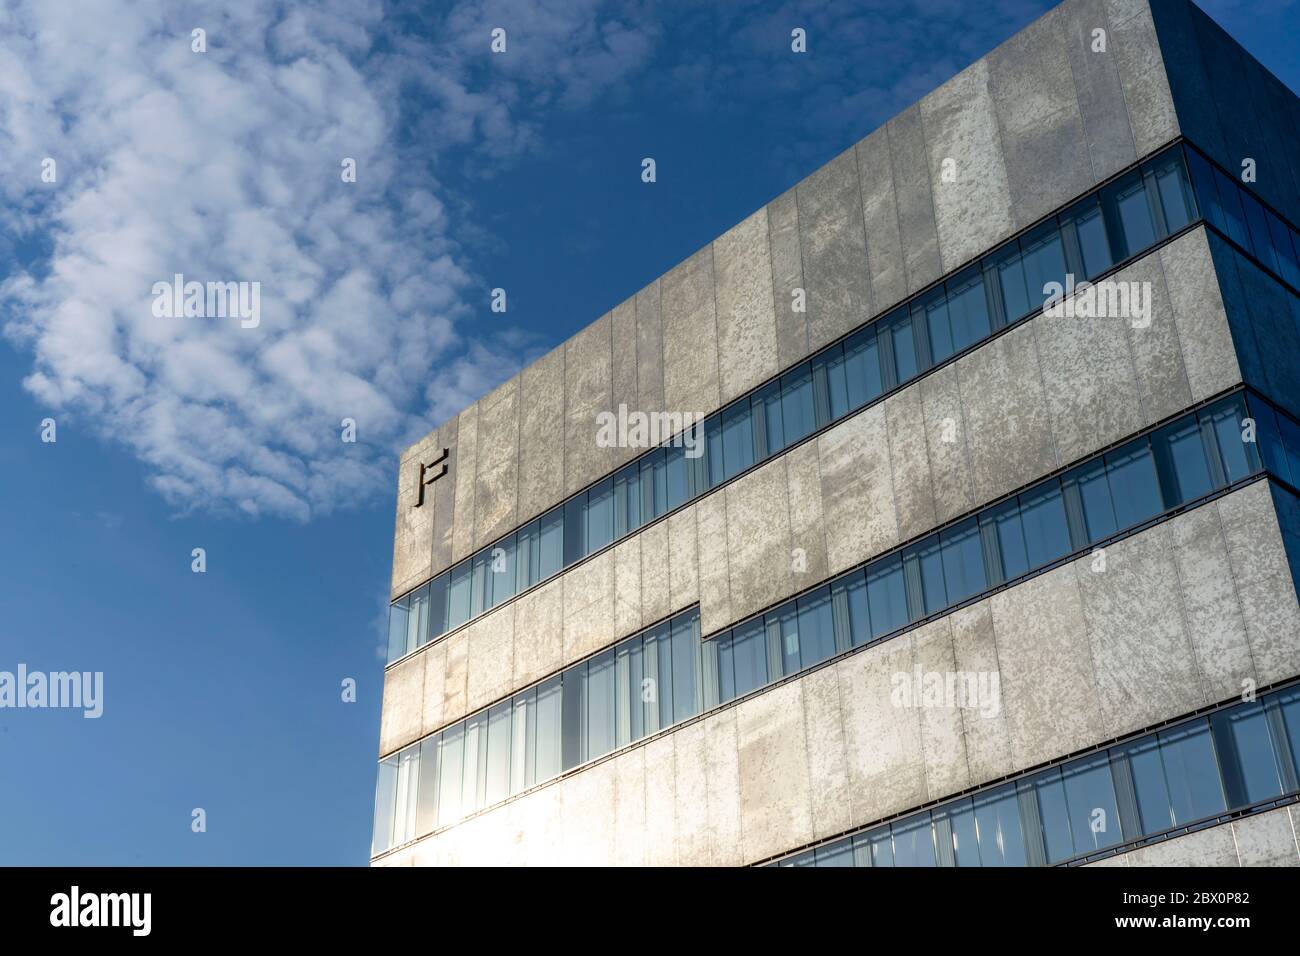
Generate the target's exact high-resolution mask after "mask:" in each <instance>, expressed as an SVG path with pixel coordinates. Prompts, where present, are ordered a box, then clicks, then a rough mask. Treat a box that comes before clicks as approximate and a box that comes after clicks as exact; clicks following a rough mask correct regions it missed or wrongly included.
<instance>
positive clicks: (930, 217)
mask: <svg viewBox="0 0 1300 956" xmlns="http://www.w3.org/2000/svg"><path fill="white" fill-rule="evenodd" d="M885 133H886V136H887V137H888V139H889V159H890V166H891V169H892V171H893V174H894V196H895V198H896V199H897V201H898V233H899V237H900V238H901V240H902V243H903V262H904V265H905V266H906V268H907V293H908V294H911V293H913V292H916V291H918V290H919V289H921V288H923V287H924V286H926V285H929V284H930V283H931V282H933V281H934V280H935V279H937V278H939V276H941V275H942V274H943V272H944V267H943V260H942V258H941V257H940V255H939V230H938V228H937V227H936V225H935V209H934V196H933V191H932V186H931V181H930V169H931V166H930V158H929V156H928V155H927V152H926V140H925V131H924V130H923V129H922V127H921V107H920V106H919V105H915V106H909V107H908V108H907V109H905V110H903V112H901V113H899V114H898V115H897V116H895V117H894V118H893V119H891V120H890V121H889V122H888V123H886V124H885Z"/></svg>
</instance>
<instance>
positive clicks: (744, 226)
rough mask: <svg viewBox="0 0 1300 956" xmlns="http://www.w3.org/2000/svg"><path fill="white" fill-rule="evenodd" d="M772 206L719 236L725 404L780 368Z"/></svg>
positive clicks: (720, 340) (720, 336)
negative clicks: (772, 252)
mask: <svg viewBox="0 0 1300 956" xmlns="http://www.w3.org/2000/svg"><path fill="white" fill-rule="evenodd" d="M768 237H769V224H768V220H767V209H766V208H764V209H760V210H759V211H758V212H756V213H754V214H753V215H752V216H750V217H749V218H748V219H746V220H744V221H743V222H741V223H740V224H739V225H738V226H735V227H733V228H732V229H730V230H728V231H727V232H725V233H724V234H723V235H721V236H719V237H718V238H717V239H715V240H714V242H713V265H714V280H715V282H716V284H717V307H718V366H719V375H720V378H719V392H720V395H719V397H720V398H721V400H722V402H723V404H725V403H727V402H729V401H731V400H732V399H733V398H736V397H737V396H738V395H742V394H744V393H745V392H747V391H749V390H750V389H752V388H755V387H757V386H758V385H760V384H761V383H762V382H764V381H765V380H766V379H768V378H770V377H771V376H773V375H775V374H776V373H777V371H778V370H779V369H780V365H779V364H778V354H777V329H776V313H775V306H774V301H775V300H774V298H773V292H772V256H771V249H770V244H769V238H768Z"/></svg>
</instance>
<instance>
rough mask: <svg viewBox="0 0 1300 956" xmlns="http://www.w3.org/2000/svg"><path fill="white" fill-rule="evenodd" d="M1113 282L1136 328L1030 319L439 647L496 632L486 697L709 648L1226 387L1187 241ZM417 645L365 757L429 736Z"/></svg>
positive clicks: (402, 666) (1219, 319)
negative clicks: (1131, 288) (689, 648)
mask: <svg viewBox="0 0 1300 956" xmlns="http://www.w3.org/2000/svg"><path fill="white" fill-rule="evenodd" d="M1116 278H1117V279H1118V280H1121V281H1130V280H1131V281H1139V282H1147V283H1149V286H1150V289H1151V290H1152V313H1151V314H1152V318H1151V324H1150V326H1149V327H1147V328H1143V329H1134V328H1132V327H1130V325H1129V323H1127V322H1125V321H1124V320H1118V319H1103V320H1091V321H1089V320H1081V319H1074V318H1066V317H1061V318H1055V317H1049V316H1039V317H1037V318H1035V319H1032V320H1030V321H1029V322H1027V323H1026V324H1025V325H1023V326H1021V327H1019V328H1017V329H1015V330H1013V331H1012V332H1010V333H1008V334H1006V335H1003V336H1001V337H1000V338H998V339H997V340H996V341H994V342H991V343H989V344H988V345H986V346H984V347H982V348H980V349H977V350H976V351H975V352H972V353H971V354H970V355H967V356H965V357H964V358H962V359H961V360H960V361H958V362H955V363H953V364H952V365H950V366H948V367H946V368H944V369H941V370H940V371H938V372H937V373H935V374H932V375H929V376H927V377H925V378H923V379H921V380H920V381H918V382H914V383H913V384H911V385H909V386H907V387H906V388H904V389H902V390H901V391H899V392H898V393H897V394H895V395H893V396H891V397H890V398H888V399H887V400H886V401H884V402H881V403H879V404H877V405H875V406H873V407H871V408H868V409H865V410H864V411H861V412H859V413H858V414H856V415H854V416H852V417H850V418H848V419H846V420H845V421H843V422H841V423H839V424H838V425H836V426H835V427H833V428H831V429H829V430H828V431H826V432H825V433H824V434H822V435H821V436H820V437H819V438H818V439H817V440H816V441H813V442H806V443H804V444H803V445H801V446H799V447H797V448H795V449H793V450H791V451H789V452H787V453H785V454H783V455H780V456H778V457H776V458H773V459H772V460H770V461H768V462H766V463H764V464H763V465H761V466H760V467H759V468H757V469H755V470H754V471H752V472H750V473H749V474H747V475H744V476H742V477H741V478H739V479H737V480H736V481H734V482H732V483H731V484H729V485H727V486H726V487H725V488H722V489H719V490H717V491H715V492H712V493H710V494H708V495H706V496H704V497H703V498H700V499H698V500H697V501H696V502H694V503H693V504H691V505H690V506H688V507H686V508H684V509H682V510H681V511H679V512H678V513H675V514H673V515H671V516H670V517H669V518H668V519H667V520H665V521H660V522H657V523H656V524H653V525H651V526H649V527H647V528H645V529H643V530H641V531H639V532H637V533H635V534H633V535H631V536H629V537H628V538H627V539H625V540H624V541H623V542H621V543H619V544H618V545H617V546H615V547H614V548H612V549H608V550H606V551H604V552H602V553H600V554H598V555H596V556H595V557H593V558H591V559H589V560H587V561H585V562H583V563H581V564H578V565H576V566H574V567H572V568H570V569H569V570H568V571H565V572H564V573H563V574H561V575H559V576H558V577H557V578H556V579H555V580H553V581H551V582H549V583H547V584H545V585H544V586H542V587H541V588H539V589H538V590H537V591H535V592H533V593H530V594H528V595H525V596H524V597H522V598H520V599H518V600H516V601H513V602H510V603H508V604H505V605H503V606H501V607H498V608H496V609H494V610H492V611H490V612H488V613H487V614H486V615H484V616H483V617H482V618H480V619H479V620H477V621H475V622H474V623H472V624H470V625H469V626H468V627H467V628H464V629H462V630H460V631H458V632H456V633H454V634H452V635H451V636H450V637H447V638H444V639H443V640H441V641H440V642H439V644H448V645H450V646H452V647H459V646H461V645H467V646H473V645H474V644H475V643H476V642H477V643H479V644H480V645H481V646H485V644H484V642H485V641H486V640H487V639H485V638H480V637H479V635H480V634H481V633H486V632H490V633H492V634H494V635H496V637H494V638H493V641H494V642H495V644H496V645H499V646H500V647H501V656H500V657H499V658H498V659H493V658H491V657H489V656H488V655H486V654H479V655H477V656H474V655H471V667H472V668H477V669H478V670H479V671H480V672H483V673H482V674H481V675H480V677H478V678H475V684H474V685H475V686H477V687H481V688H487V687H490V688H494V689H496V690H499V693H498V694H497V696H498V697H504V696H508V695H509V694H510V693H513V692H514V691H516V690H519V689H520V688H522V687H524V686H526V685H527V684H528V683H531V682H532V681H534V680H536V679H538V678H539V677H542V676H544V675H546V674H549V673H553V672H554V671H556V670H559V669H560V668H561V667H563V666H565V665H568V664H571V663H573V662H575V661H577V660H580V659H581V658H583V657H585V656H587V655H588V654H591V653H593V652H595V651H597V650H599V649H601V648H602V647H605V646H608V645H609V644H612V643H614V642H615V641H617V640H619V639H621V638H624V637H628V636H630V635H632V634H635V633H636V632H637V631H639V630H641V629H642V628H644V627H648V626H649V625H651V624H653V623H654V622H656V621H658V620H661V619H662V618H664V617H666V616H668V615H669V614H672V613H675V612H677V611H680V610H683V609H684V608H687V607H689V606H691V605H692V604H695V603H696V602H699V604H700V617H701V628H702V631H703V633H704V634H711V633H713V632H715V631H717V630H720V629H721V628H724V627H727V626H729V625H731V624H734V623H736V622H737V621H738V620H740V619H742V618H744V617H746V616H748V615H750V614H752V613H754V612H756V611H759V610H762V609H763V608H765V607H768V606H770V605H772V604H775V603H777V602H779V601H781V600H783V599H785V598H787V597H790V596H791V595H793V594H796V593H798V592H799V591H802V590H804V589H805V588H807V587H810V586H812V585H814V584H817V583H819V582H820V581H823V580H825V579H826V578H827V577H829V576H830V575H833V574H836V573H838V572H840V571H844V570H846V569H848V568H850V567H852V566H854V565H856V564H860V563H861V562H863V561H866V560H869V559H870V558H872V557H875V556H876V555H878V554H881V553H883V552H884V551H887V550H889V549H890V548H892V547H894V546H896V545H898V544H901V543H902V542H903V541H906V540H908V539H910V538H912V537H915V536H916V535H918V534H921V533H924V532H926V531H929V530H932V529H933V528H935V527H937V526H938V525H940V524H943V523H944V522H946V521H948V520H950V519H952V518H955V517H957V516H959V515H961V514H964V513H966V512H968V511H970V510H972V509H974V508H977V507H979V506H981V505H984V504H987V503H988V502H990V501H992V500H993V499H995V498H997V497H1000V496H1001V495H1003V494H1006V493H1007V492H1010V491H1014V490H1015V489H1016V488H1018V487H1021V486H1023V485H1025V484H1028V483H1029V482H1032V481H1033V480H1035V479H1036V478H1039V477H1042V476H1043V475H1045V474H1047V473H1048V472H1051V471H1054V470H1055V469H1057V468H1059V467H1062V466H1064V465H1068V464H1070V463H1071V462H1074V461H1077V460H1078V459H1080V458H1083V457H1085V456H1087V455H1089V454H1091V453H1092V452H1095V451H1097V450H1098V449H1101V448H1104V447H1106V446H1107V445H1109V444H1111V443H1113V442H1115V441H1117V440H1119V439H1121V438H1124V437H1125V436H1127V435H1130V434H1132V433H1133V432H1136V431H1139V430H1141V429H1142V428H1144V427H1147V426H1149V425H1151V424H1154V423H1155V422H1157V421H1160V420H1162V419H1164V418H1166V417H1168V416H1169V415H1172V414H1175V413H1177V412H1178V411H1180V410H1182V409H1183V408H1185V407H1187V406H1188V405H1190V404H1193V403H1194V402H1196V401H1199V400H1201V399H1203V398H1207V397H1209V396H1210V395H1214V394H1217V393H1218V392H1220V391H1222V390H1224V389H1226V388H1230V387H1231V386H1233V385H1235V384H1237V383H1238V382H1240V380H1241V378H1240V370H1239V368H1238V366H1237V364H1236V361H1235V359H1234V352H1233V348H1232V339H1231V335H1230V333H1229V331H1228V320H1227V317H1226V312H1225V308H1224V304H1223V302H1222V301H1221V300H1220V299H1219V298H1218V294H1217V286H1216V284H1215V282H1214V269H1213V266H1212V263H1211V258H1210V252H1209V247H1208V245H1207V240H1206V234H1205V231H1204V230H1202V229H1198V230H1195V231H1194V232H1191V233H1189V234H1187V235H1186V236H1183V237H1181V238H1180V239H1178V240H1177V241H1176V242H1173V243H1170V244H1169V245H1167V246H1165V247H1164V248H1162V249H1160V250H1159V251H1158V252H1156V253H1153V254H1151V255H1149V256H1147V257H1145V258H1143V259H1141V260H1139V261H1138V262H1136V263H1134V264H1133V265H1132V266H1130V267H1128V268H1127V269H1125V270H1124V271H1123V272H1121V273H1119V274H1118V275H1117V276H1116ZM950 423H951V431H949V428H948V426H949V424H950ZM949 437H951V438H953V439H954V440H953V441H946V440H945V439H946V438H949ZM419 510H420V511H423V510H424V509H419ZM796 556H798V557H800V558H801V560H796ZM502 621H505V622H506V623H499V622H502ZM504 635H513V637H512V638H511V637H506V636H504ZM437 646H438V645H434V646H433V647H431V648H427V649H425V650H423V651H421V652H419V653H417V654H415V655H414V656H412V657H411V658H409V659H408V660H406V661H403V662H401V663H399V664H397V665H395V666H394V667H392V668H389V674H390V675H393V676H392V680H391V681H390V683H391V685H392V688H393V689H392V690H389V689H386V690H385V695H384V701H385V704H384V711H385V718H384V727H385V730H386V733H385V735H384V742H385V744H386V746H385V748H384V749H385V752H387V751H389V750H392V749H396V748H397V747H400V746H404V745H405V744H406V743H409V742H410V741H412V740H415V739H417V738H419V737H420V736H421V735H422V734H425V733H428V732H430V731H431V730H434V729H437V726H441V725H431V724H430V722H429V720H428V719H426V717H425V716H419V715H416V714H414V713H412V712H411V711H410V709H409V706H408V705H406V704H405V703H402V702H399V701H398V700H397V697H399V696H400V695H401V694H403V693H405V691H404V690H400V689H399V688H404V687H405V686H406V685H407V683H408V682H409V681H410V680H411V678H410V677H408V676H407V675H406V673H405V672H407V671H417V670H421V669H425V670H426V671H427V669H428V668H430V667H435V668H436V667H438V666H439V664H438V662H439V661H440V660H442V659H443V657H442V656H441V655H442V654H443V653H445V652H437V651H436V650H435V648H436V647H437ZM520 660H525V661H527V662H528V664H527V665H526V666H523V667H520V666H519V661H520ZM543 667H545V669H542V668H543ZM489 670H490V671H492V672H493V673H492V675H491V676H488V675H487V674H486V672H487V671H489ZM438 679H439V678H438V677H437V676H436V675H433V674H430V675H429V677H427V678H426V680H434V681H437V680H438ZM494 699H496V698H484V697H483V696H482V695H481V694H469V695H468V696H458V697H457V698H456V700H458V701H460V702H461V704H462V706H461V707H451V706H448V707H444V708H442V710H441V711H439V714H440V717H439V719H440V720H441V721H442V723H443V724H447V723H452V722H454V721H456V720H459V719H460V718H461V717H463V716H465V715H466V714H467V713H469V712H470V711H472V710H474V709H476V708H477V707H480V706H482V705H484V704H487V703H490V702H491V701H492V700H494ZM390 707H391V708H392V710H393V714H392V715H391V716H390V715H389V710H390Z"/></svg>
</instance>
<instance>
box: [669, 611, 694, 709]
mask: <svg viewBox="0 0 1300 956" xmlns="http://www.w3.org/2000/svg"><path fill="white" fill-rule="evenodd" d="M672 641H673V721H674V722H676V721H679V720H686V719H687V718H688V717H693V716H695V715H696V714H698V713H699V712H700V705H699V702H698V701H697V700H696V693H697V688H698V687H699V679H698V678H699V663H698V657H697V653H698V650H699V646H700V640H699V618H698V617H695V616H693V615H692V616H686V615H680V616H678V617H676V618H674V619H673V622H672Z"/></svg>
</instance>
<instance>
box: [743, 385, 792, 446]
mask: <svg viewBox="0 0 1300 956" xmlns="http://www.w3.org/2000/svg"><path fill="white" fill-rule="evenodd" d="M750 407H751V408H753V409H754V410H755V411H756V412H757V411H758V410H759V409H762V416H763V429H762V431H761V434H762V435H763V439H764V442H765V443H766V444H765V447H764V449H763V452H764V453H763V454H761V455H759V456H758V457H759V458H766V457H768V456H769V455H775V454H776V453H777V452H779V451H780V450H781V449H782V448H784V447H785V429H784V428H783V427H782V424H781V385H780V383H779V382H772V383H770V384H769V385H767V387H765V388H764V389H763V390H762V391H760V392H759V393H758V394H757V395H755V396H754V401H753V403H752V404H751V406H750Z"/></svg>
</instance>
